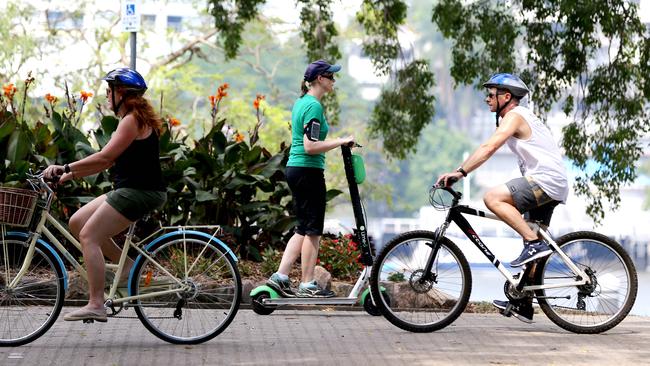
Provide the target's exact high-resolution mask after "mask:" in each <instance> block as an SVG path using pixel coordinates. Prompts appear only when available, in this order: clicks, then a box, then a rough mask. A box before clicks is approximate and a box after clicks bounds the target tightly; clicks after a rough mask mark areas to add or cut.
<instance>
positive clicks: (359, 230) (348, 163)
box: [341, 146, 373, 266]
mask: <svg viewBox="0 0 650 366" xmlns="http://www.w3.org/2000/svg"><path fill="white" fill-rule="evenodd" d="M341 153H342V154H343V165H344V166H345V177H346V178H347V180H348V188H349V189H350V201H351V202H352V211H353V212H354V221H355V224H356V228H354V237H355V239H356V240H355V241H356V242H357V243H358V244H359V245H360V249H361V258H360V262H361V263H362V264H363V265H365V266H371V265H372V262H373V259H372V252H371V249H370V240H369V239H368V227H367V226H366V219H365V217H364V215H363V207H362V206H361V196H360V195H359V186H358V185H357V181H356V180H355V179H354V167H353V166H352V151H351V149H350V147H348V146H341Z"/></svg>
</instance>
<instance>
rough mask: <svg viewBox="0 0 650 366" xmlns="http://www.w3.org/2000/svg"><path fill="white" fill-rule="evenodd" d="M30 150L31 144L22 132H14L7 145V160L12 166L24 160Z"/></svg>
mask: <svg viewBox="0 0 650 366" xmlns="http://www.w3.org/2000/svg"><path fill="white" fill-rule="evenodd" d="M31 150H32V142H31V140H30V139H29V136H28V135H27V134H26V133H24V132H23V131H18V130H16V131H14V132H13V133H12V134H11V136H10V137H9V143H8V144H7V158H8V159H9V160H11V162H13V163H14V164H16V163H18V162H19V161H22V160H24V159H25V158H26V157H27V154H29V152H30V151H31Z"/></svg>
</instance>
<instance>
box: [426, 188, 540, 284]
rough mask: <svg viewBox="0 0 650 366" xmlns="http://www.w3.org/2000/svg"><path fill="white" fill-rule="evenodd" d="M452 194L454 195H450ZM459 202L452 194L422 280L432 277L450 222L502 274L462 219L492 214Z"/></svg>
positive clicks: (492, 255) (497, 261) (526, 273)
mask: <svg viewBox="0 0 650 366" xmlns="http://www.w3.org/2000/svg"><path fill="white" fill-rule="evenodd" d="M452 194H454V193H452ZM459 200H460V196H457V195H456V194H454V200H453V203H452V207H451V208H450V209H449V211H448V213H447V218H446V219H445V222H444V223H443V225H442V226H441V227H440V228H439V229H438V230H437V231H436V240H435V242H434V243H431V247H432V249H433V251H432V253H431V255H430V256H429V259H428V260H427V265H426V267H425V268H424V271H425V272H424V273H427V274H428V275H426V276H423V277H422V278H423V280H426V279H428V277H429V276H431V275H433V274H432V273H431V268H432V267H433V262H434V261H435V258H436V257H437V255H438V250H439V249H440V238H442V237H443V236H444V234H445V233H444V232H445V231H446V229H447V227H449V223H450V222H454V223H455V224H456V225H458V227H459V228H460V230H461V231H462V232H463V233H464V234H465V236H467V238H469V240H471V241H472V243H474V245H476V247H477V248H478V249H479V250H480V251H481V253H483V255H484V256H485V257H486V258H487V259H488V260H489V261H490V263H492V265H493V266H494V267H495V268H496V269H497V270H499V271H500V272H502V273H503V272H504V270H505V269H503V270H500V269H499V268H500V267H501V266H503V264H502V263H501V261H499V260H498V259H497V258H496V256H495V255H494V254H493V253H492V251H490V249H489V248H488V247H487V246H486V245H485V243H483V241H482V240H481V238H480V237H479V236H478V234H477V233H476V231H474V228H472V225H470V223H469V222H468V221H467V219H465V217H463V214H467V215H472V216H479V217H488V218H489V217H493V216H494V215H493V214H492V213H487V212H485V211H481V210H477V209H475V208H471V207H469V206H466V205H458V201H459ZM533 268H534V266H526V268H525V269H524V273H523V276H524V277H523V278H529V277H530V273H531V271H532V269H533ZM523 286H524V281H520V282H519V284H518V285H517V288H518V289H519V290H521V288H523Z"/></svg>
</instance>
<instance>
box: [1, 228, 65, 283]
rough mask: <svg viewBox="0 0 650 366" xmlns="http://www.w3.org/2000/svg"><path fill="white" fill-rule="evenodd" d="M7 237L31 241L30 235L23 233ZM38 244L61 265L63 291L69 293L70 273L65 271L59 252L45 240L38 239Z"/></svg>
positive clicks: (11, 233) (17, 232) (12, 233)
mask: <svg viewBox="0 0 650 366" xmlns="http://www.w3.org/2000/svg"><path fill="white" fill-rule="evenodd" d="M6 235H7V236H10V235H14V236H18V237H21V238H25V239H29V234H27V233H25V232H22V231H10V232H8V233H7V234H6ZM36 243H37V244H40V245H41V246H42V247H43V249H45V250H46V251H47V252H49V253H50V254H52V256H53V257H54V259H56V262H57V264H58V265H59V268H60V269H61V273H63V290H64V291H67V290H68V271H66V270H65V266H64V265H63V260H62V259H61V256H60V255H59V252H57V251H56V249H54V247H53V246H52V244H50V243H48V242H46V241H45V240H43V239H40V238H39V239H38V240H37V241H36Z"/></svg>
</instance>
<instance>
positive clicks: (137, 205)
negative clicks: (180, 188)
mask: <svg viewBox="0 0 650 366" xmlns="http://www.w3.org/2000/svg"><path fill="white" fill-rule="evenodd" d="M165 201H167V193H166V192H159V191H147V190H142V189H135V188H118V189H116V190H113V191H110V192H108V193H106V202H107V203H108V204H109V205H111V207H113V208H114V209H116V210H117V212H119V213H121V214H122V215H123V216H124V217H126V218H127V219H129V221H137V220H139V219H141V218H142V217H143V216H144V215H146V214H148V213H149V212H151V211H153V210H157V209H160V208H161V207H163V205H164V204H165Z"/></svg>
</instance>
